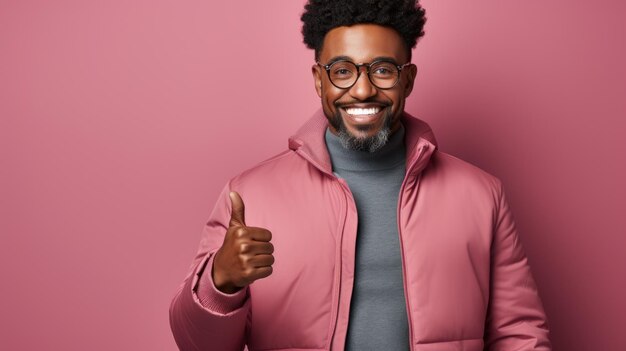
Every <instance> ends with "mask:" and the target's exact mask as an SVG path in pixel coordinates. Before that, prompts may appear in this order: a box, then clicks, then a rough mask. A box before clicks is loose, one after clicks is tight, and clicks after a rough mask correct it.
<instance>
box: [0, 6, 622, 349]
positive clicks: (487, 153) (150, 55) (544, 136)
mask: <svg viewBox="0 0 626 351" xmlns="http://www.w3.org/2000/svg"><path fill="white" fill-rule="evenodd" d="M423 5H424V7H425V8H426V10H427V15H428V22H427V26H426V37H424V38H423V39H422V40H421V41H420V43H419V44H418V47H417V48H416V50H415V51H414V57H415V59H414V62H415V63H416V64H417V65H418V67H419V73H418V81H417V86H416V89H415V90H414V93H413V95H412V97H411V98H410V99H409V100H408V103H407V111H409V112H411V113H413V114H415V115H417V116H419V117H420V118H422V119H424V120H426V121H427V122H429V123H430V124H431V126H432V127H433V128H434V131H435V133H436V135H437V137H438V139H439V142H440V145H441V149H442V150H443V151H446V152H449V153H452V154H454V155H457V156H459V157H461V158H463V159H465V160H467V161H470V162H472V163H474V164H476V165H478V166H480V167H482V168H484V169H485V170H487V171H489V172H491V173H493V174H495V175H496V176H498V177H500V178H501V179H502V180H503V181H504V184H505V186H506V189H507V192H508V194H509V199H510V202H511V206H512V208H513V210H514V213H515V216H516V219H517V224H518V228H519V230H520V235H521V237H522V241H523V243H524V245H525V247H526V251H527V254H528V256H529V262H530V264H531V267H532V269H533V272H534V274H535V278H536V280H537V282H538V285H539V289H540V295H541V297H542V298H543V301H544V305H545V307H546V310H547V313H548V316H549V321H550V325H551V329H552V338H553V343H554V346H555V350H570V351H586V350H604V351H618V350H625V349H626V333H624V331H623V330H622V329H623V327H624V326H625V325H626V317H625V316H626V303H625V301H624V300H625V296H626V272H625V267H626V252H625V248H626V237H625V234H626V225H625V218H626V216H625V215H624V214H623V212H624V210H625V209H626V203H625V202H626V190H625V188H626V187H625V185H624V179H626V165H625V163H626V162H625V161H624V160H625V159H626V158H625V157H624V150H626V141H625V138H624V136H623V134H624V132H625V131H626V122H624V117H626V103H625V102H624V96H625V95H626V94H625V92H626V69H625V68H624V67H625V65H624V62H626V44H625V43H626V41H625V39H624V37H625V33H626V28H625V25H624V22H623V13H624V11H626V6H625V5H624V2H623V1H611V0H602V1H596V2H590V1H565V0H554V1H541V2H539V1H538V2H512V1H509V2H504V1H501V0H484V1H471V2H468V1H461V0H456V1H436V0H428V1H423ZM302 7H303V1H302V0H300V1H293V0H281V1H278V0H274V1H245V2H235V1H220V2H218V1H173V0H171V1H166V0H156V1H155V0H150V1H148V0H144V1H110V0H109V1H88V2H87V1H78V0H73V1H67V0H66V1H54V2H49V1H37V0H31V1H27V0H26V1H25V0H21V1H7V0H4V1H1V2H0V118H1V119H0V157H1V158H0V162H1V164H0V178H1V187H2V188H1V193H0V211H1V212H0V214H1V218H0V225H1V240H2V242H1V245H0V259H1V260H2V262H1V264H0V273H1V277H2V284H1V285H0V296H1V298H0V311H1V312H0V334H1V336H0V349H3V350H35V349H45V350H86V349H89V350H173V349H175V344H174V341H173V338H172V336H171V333H170V330H169V324H168V307H169V302H170V299H171V297H172V296H173V294H174V291H175V290H176V288H177V286H178V285H179V284H180V283H181V281H182V279H183V277H184V276H185V274H186V273H187V269H188V268H189V264H190V263H191V260H192V257H193V255H194V253H195V251H196V248H197V245H198V240H199V237H200V232H201V229H202V226H203V224H204V222H205V220H206V219H207V217H208V215H209V213H210V211H211V209H212V207H213V203H214V201H215V197H216V195H217V193H218V191H219V190H220V189H221V187H222V186H223V185H224V182H225V181H226V180H227V179H228V178H229V177H231V176H233V175H235V174H236V173H237V172H239V171H241V170H243V169H245V168H247V167H249V166H251V165H253V164H254V163H256V162H258V161H261V160H263V159H265V158H268V157H270V156H271V155H273V154H275V153H277V152H279V151H281V150H283V149H285V148H286V147H287V137H288V136H289V135H290V134H291V133H292V132H294V131H295V130H296V129H297V128H298V126H300V124H302V123H303V122H304V121H305V120H306V119H307V118H308V117H309V115H310V114H311V113H312V112H313V111H314V110H315V109H316V108H317V107H318V106H319V100H318V98H317V95H315V92H314V89H313V83H312V78H311V75H310V66H311V64H312V62H313V60H312V52H311V51H309V50H307V49H306V48H305V47H304V45H303V44H302V43H301V41H302V39H301V35H300V26H301V24H300V20H299V16H300V13H301V11H302Z"/></svg>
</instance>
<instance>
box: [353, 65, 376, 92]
mask: <svg viewBox="0 0 626 351" xmlns="http://www.w3.org/2000/svg"><path fill="white" fill-rule="evenodd" d="M359 71H360V74H359V77H358V78H357V80H356V82H355V83H354V85H353V86H352V87H350V96H352V97H353V98H355V99H358V100H367V99H368V98H371V97H372V96H374V95H376V94H377V93H378V92H377V91H376V87H375V86H374V85H373V84H372V82H371V81H370V79H369V77H368V76H367V68H366V67H359Z"/></svg>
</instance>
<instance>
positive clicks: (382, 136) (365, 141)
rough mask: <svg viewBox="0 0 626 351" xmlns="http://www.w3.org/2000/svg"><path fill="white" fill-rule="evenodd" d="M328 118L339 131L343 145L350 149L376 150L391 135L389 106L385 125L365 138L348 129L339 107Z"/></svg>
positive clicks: (386, 111)
mask: <svg viewBox="0 0 626 351" xmlns="http://www.w3.org/2000/svg"><path fill="white" fill-rule="evenodd" d="M328 120H329V123H330V124H331V125H332V126H333V127H334V128H335V130H336V131H337V133H338V137H339V140H340V141H341V145H342V146H343V147H344V148H346V149H348V150H357V151H367V152H376V151H378V150H380V149H381V148H382V147H383V146H385V145H386V144H387V142H388V141H389V136H390V135H391V110H390V109H389V108H386V109H385V114H384V116H383V125H382V127H381V128H380V130H379V131H378V133H376V134H375V135H372V136H369V137H365V138H362V137H357V136H355V135H353V134H351V133H350V132H349V131H348V128H346V125H345V123H344V122H343V118H341V112H339V109H337V110H336V112H335V114H334V115H333V116H332V117H331V118H329V119H328Z"/></svg>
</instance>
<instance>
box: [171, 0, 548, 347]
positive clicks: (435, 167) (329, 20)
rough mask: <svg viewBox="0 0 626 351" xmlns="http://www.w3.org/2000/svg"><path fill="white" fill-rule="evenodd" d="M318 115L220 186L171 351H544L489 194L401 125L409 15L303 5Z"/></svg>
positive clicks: (416, 15) (414, 33) (544, 338)
mask: <svg viewBox="0 0 626 351" xmlns="http://www.w3.org/2000/svg"><path fill="white" fill-rule="evenodd" d="M302 20H303V22H304V26H303V34H304V41H305V43H306V44H307V45H308V46H309V47H310V48H313V49H314V50H315V60H316V62H315V63H314V64H313V65H312V73H313V77H314V82H315V89H316V91H317V94H318V95H319V97H320V98H321V101H322V110H321V111H318V112H317V113H316V114H314V115H313V117H312V118H311V119H310V120H309V121H308V122H307V123H306V124H305V125H304V126H303V127H302V128H301V129H300V130H299V131H298V132H297V133H296V134H295V135H294V136H292V137H291V138H289V149H288V150H286V151H284V152H282V153H280V154H279V155H276V156H274V157H272V158H270V159H268V160H266V161H264V162H262V163H260V164H258V165H256V166H254V167H253V168H250V169H248V170H246V171H244V172H242V173H241V174H239V175H237V176H236V177H234V178H232V179H231V180H230V181H229V182H228V184H227V185H226V186H225V187H224V189H223V191H222V193H221V195H220V197H219V199H218V201H217V204H216V206H215V209H214V210H213V213H212V214H211V216H210V219H209V221H208V223H207V224H206V226H205V228H204V232H203V235H202V240H201V243H200V248H199V250H198V254H197V255H196V257H195V259H194V261H193V263H192V266H191V269H190V272H189V274H188V276H187V278H186V279H185V281H184V282H183V284H182V286H181V288H180V290H179V291H178V293H177V294H176V296H175V297H174V299H173V301H172V304H171V307H170V323H171V327H172V331H173V334H174V337H175V339H176V342H177V344H178V346H179V347H180V348H181V349H183V350H242V349H243V348H244V346H246V345H247V348H248V349H249V350H344V349H346V350H383V349H388V350H416V351H417V350H420V351H434V350H442V351H444V350H445V351H448V350H465V351H478V350H484V349H486V350H508V351H512V350H550V348H551V346H550V342H549V340H548V328H547V322H546V316H545V314H544V311H543V308H542V304H541V301H540V300H539V297H538V294H537V289H536V286H535V283H534V280H533V278H532V275H531V272H530V268H529V266H528V262H527V259H526V256H525V254H524V252H523V248H522V246H521V243H520V241H519V238H518V236H517V233H516V230H515V225H514V222H513V218H512V214H511V212H510V209H509V207H508V205H507V202H506V198H505V195H504V192H503V188H502V184H501V182H500V181H499V180H498V179H497V178H496V177H494V176H492V175H490V174H487V173H486V172H484V171H482V170H480V169H478V168H477V167H475V166H473V165H471V164H469V163H466V162H464V161H462V160H459V159H457V158H455V157H453V156H450V155H448V154H445V153H443V152H441V151H439V150H438V148H437V142H436V140H435V137H434V135H433V133H432V131H431V129H430V127H429V126H428V125H427V124H426V123H424V122H423V121H421V120H419V119H417V118H414V117H412V116H410V115H409V114H407V113H405V112H404V102H405V99H406V97H408V96H409V94H410V93H411V90H412V88H413V83H414V80H415V76H416V72H417V69H416V66H415V65H414V64H412V63H411V49H412V48H413V47H414V46H415V44H416V42H417V39H418V38H419V37H421V36H422V35H423V25H424V22H425V18H424V11H423V9H422V8H421V7H420V6H419V5H417V4H416V3H415V1H401V0H398V1H385V0H381V1H321V0H310V1H309V3H308V4H307V5H306V7H305V13H304V14H303V15H302Z"/></svg>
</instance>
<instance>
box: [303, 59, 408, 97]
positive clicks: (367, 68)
mask: <svg viewBox="0 0 626 351" xmlns="http://www.w3.org/2000/svg"><path fill="white" fill-rule="evenodd" d="M340 62H347V63H351V64H353V65H354V66H355V67H356V70H357V75H356V79H355V80H354V82H353V83H352V84H350V86H348V87H340V86H337V84H335V82H333V80H332V79H331V78H330V68H331V67H332V66H333V65H334V64H337V63H340ZM381 62H386V63H391V64H393V65H394V66H396V69H397V70H398V76H397V77H396V81H395V82H394V83H393V85H392V86H390V87H389V88H381V87H379V86H378V85H376V83H374V82H373V81H372V77H370V67H372V65H375V64H377V63H381ZM315 63H317V64H318V65H319V66H320V67H322V68H323V69H325V70H326V74H327V75H328V80H329V81H330V83H331V84H332V85H333V86H335V87H336V88H337V89H350V88H352V87H353V86H354V85H355V84H356V82H358V81H359V78H360V77H361V67H365V69H366V71H367V79H369V81H370V83H371V84H372V85H373V86H375V87H376V88H377V89H382V90H387V89H392V88H393V87H395V86H396V85H397V84H398V82H399V81H400V74H401V73H402V69H403V68H404V67H406V66H409V65H411V62H407V63H405V64H402V65H398V64H397V63H395V62H393V61H390V60H385V59H383V60H375V61H372V62H370V63H367V62H362V63H354V62H352V61H350V60H337V61H334V62H331V63H330V64H327V65H324V64H322V63H321V62H319V61H315Z"/></svg>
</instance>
